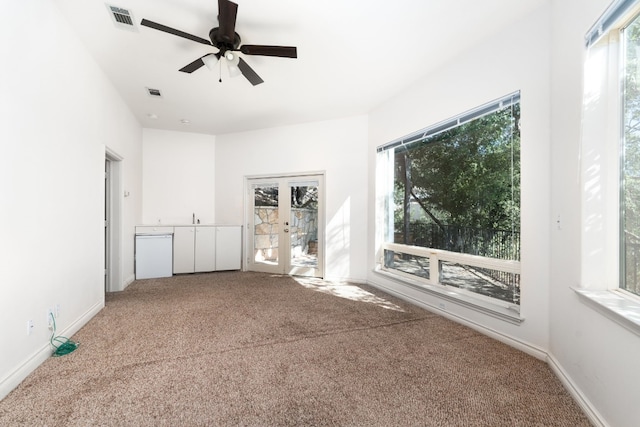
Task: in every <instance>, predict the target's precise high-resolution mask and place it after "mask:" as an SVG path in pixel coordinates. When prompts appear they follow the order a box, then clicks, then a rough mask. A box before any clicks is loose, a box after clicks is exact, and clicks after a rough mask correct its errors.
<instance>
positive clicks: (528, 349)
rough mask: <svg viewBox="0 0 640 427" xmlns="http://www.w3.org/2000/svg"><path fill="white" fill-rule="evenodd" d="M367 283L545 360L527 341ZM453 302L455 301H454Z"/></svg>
mask: <svg viewBox="0 0 640 427" xmlns="http://www.w3.org/2000/svg"><path fill="white" fill-rule="evenodd" d="M367 284H368V285H370V286H373V287H374V288H377V289H380V290H382V291H384V292H386V293H388V294H390V295H393V296H395V297H397V298H400V299H402V300H404V301H407V302H409V303H412V304H415V305H417V306H418V307H422V308H424V309H425V310H427V311H430V312H432V313H436V314H439V315H441V316H443V317H446V318H447V319H450V320H453V321H454V322H456V323H460V324H462V325H465V326H468V327H470V328H471V329H474V330H476V331H478V332H480V333H482V334H483V335H487V336H489V337H491V338H493V339H496V340H498V341H500V342H502V343H505V344H507V345H509V346H511V347H513V348H516V349H518V350H520V351H523V352H525V353H527V354H528V355H530V356H533V357H535V358H536V359H540V360H546V358H547V352H546V351H544V350H543V349H541V348H539V347H537V346H534V345H532V344H529V343H525V342H523V341H520V340H517V339H514V338H513V337H510V336H508V335H505V334H503V333H501V332H498V331H496V330H494V329H490V328H487V327H486V326H484V325H482V324H480V323H477V322H474V321H472V320H469V319H467V318H465V317H462V316H459V315H457V314H454V313H452V312H450V311H445V310H443V309H441V308H440V307H437V306H436V305H433V304H430V303H428V302H426V301H424V300H421V299H418V298H416V297H414V296H411V295H409V293H407V292H403V291H401V290H399V289H395V288H393V289H392V288H390V287H389V286H385V285H383V284H381V283H376V282H373V281H371V280H369V281H367ZM454 302H455V301H454Z"/></svg>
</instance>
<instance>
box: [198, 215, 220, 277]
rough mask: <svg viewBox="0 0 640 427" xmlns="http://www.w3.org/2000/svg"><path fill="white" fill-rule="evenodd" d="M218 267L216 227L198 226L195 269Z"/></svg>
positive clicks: (203, 269)
mask: <svg viewBox="0 0 640 427" xmlns="http://www.w3.org/2000/svg"><path fill="white" fill-rule="evenodd" d="M215 269H216V228H215V227H202V226H200V227H196V256H195V271H196V273H197V272H202V271H214V270H215Z"/></svg>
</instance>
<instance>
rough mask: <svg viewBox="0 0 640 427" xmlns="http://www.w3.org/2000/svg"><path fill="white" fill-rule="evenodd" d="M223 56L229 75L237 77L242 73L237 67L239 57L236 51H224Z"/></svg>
mask: <svg viewBox="0 0 640 427" xmlns="http://www.w3.org/2000/svg"><path fill="white" fill-rule="evenodd" d="M224 57H225V58H227V69H228V70H229V77H231V78H233V77H238V76H240V75H242V71H240V68H238V63H239V62H240V57H239V56H238V54H237V53H235V52H233V51H230V50H228V51H226V52H225V53H224Z"/></svg>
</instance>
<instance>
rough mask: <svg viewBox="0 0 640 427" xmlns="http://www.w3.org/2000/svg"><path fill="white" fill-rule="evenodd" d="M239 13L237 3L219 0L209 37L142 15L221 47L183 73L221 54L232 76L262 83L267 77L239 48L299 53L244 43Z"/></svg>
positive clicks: (150, 23)
mask: <svg viewBox="0 0 640 427" xmlns="http://www.w3.org/2000/svg"><path fill="white" fill-rule="evenodd" d="M237 14H238V5H237V4H236V3H233V2H232V1H229V0H218V23H219V24H218V25H219V26H218V27H215V28H212V29H211V30H210V31H209V39H210V40H207V39H204V38H202V37H198V36H194V35H192V34H189V33H185V32H184V31H180V30H176V29H175V28H171V27H167V26H166V25H162V24H158V23H157V22H153V21H149V20H148V19H143V20H142V22H140V25H144V26H145V27H149V28H153V29H155V30H159V31H164V32H165V33H169V34H173V35H175V36H178V37H183V38H185V39H188V40H192V41H194V42H198V43H202V44H206V45H209V46H213V47H216V48H218V52H217V53H208V54H206V55H203V56H201V57H200V58H198V59H196V60H195V61H193V62H192V63H190V64H187V65H185V66H184V67H182V68H181V69H180V70H179V71H182V72H183V73H193V72H194V71H196V70H197V69H199V68H200V67H202V66H203V65H206V66H207V67H209V68H213V66H215V64H216V63H217V62H218V61H219V60H220V58H222V57H224V58H225V59H226V60H227V65H228V66H229V72H230V74H231V75H232V76H233V75H234V74H235V75H239V74H240V73H242V75H244V76H245V77H246V78H247V80H249V82H251V84H252V85H254V86H255V85H259V84H260V83H263V82H264V80H262V78H260V76H259V75H258V74H257V73H256V72H255V71H253V69H252V68H251V67H250V66H249V64H247V63H246V62H245V61H244V60H243V59H242V58H240V56H238V54H237V53H236V52H242V53H244V54H245V55H262V56H277V57H281V58H297V57H298V53H297V49H296V48H295V46H267V45H256V44H245V45H242V46H241V45H240V43H241V40H240V36H239V35H238V33H236V31H235V27H236V16H237ZM220 81H222V80H220Z"/></svg>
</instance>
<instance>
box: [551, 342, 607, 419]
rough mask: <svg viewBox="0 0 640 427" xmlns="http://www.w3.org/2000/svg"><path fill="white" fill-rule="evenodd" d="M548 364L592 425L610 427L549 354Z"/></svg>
mask: <svg viewBox="0 0 640 427" xmlns="http://www.w3.org/2000/svg"><path fill="white" fill-rule="evenodd" d="M547 364H548V365H549V368H551V370H552V371H553V373H554V374H555V375H556V377H558V379H559V380H560V382H561V383H562V385H563V386H564V388H565V389H566V390H567V392H569V394H570V395H571V397H573V400H575V402H576V403H577V404H578V405H579V406H580V409H582V412H584V414H585V415H586V416H587V418H589V421H591V424H593V425H594V426H595V427H609V425H608V424H607V423H606V422H605V421H604V419H603V418H602V416H601V415H600V413H599V412H598V411H597V410H596V409H595V408H594V406H593V405H592V404H591V402H589V399H587V397H586V396H585V395H584V394H583V393H582V392H581V391H580V389H578V387H576V386H575V384H574V383H573V381H571V377H569V375H568V374H567V373H566V372H565V370H564V369H563V368H562V366H561V365H560V364H559V363H558V361H557V360H556V359H555V358H554V357H553V356H552V355H550V354H547Z"/></svg>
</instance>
